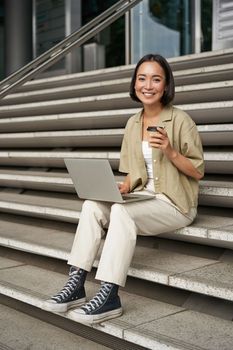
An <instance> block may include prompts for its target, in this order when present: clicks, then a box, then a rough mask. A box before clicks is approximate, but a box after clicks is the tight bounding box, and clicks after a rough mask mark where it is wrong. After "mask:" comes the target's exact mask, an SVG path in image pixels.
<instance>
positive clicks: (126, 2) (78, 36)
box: [0, 0, 142, 98]
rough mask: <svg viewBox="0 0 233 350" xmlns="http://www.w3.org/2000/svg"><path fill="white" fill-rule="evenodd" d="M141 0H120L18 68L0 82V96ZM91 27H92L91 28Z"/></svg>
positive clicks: (31, 76) (78, 44) (49, 64)
mask: <svg viewBox="0 0 233 350" xmlns="http://www.w3.org/2000/svg"><path fill="white" fill-rule="evenodd" d="M140 1H142V0H120V1H118V2H117V3H116V4H114V5H113V6H111V7H110V8H109V9H107V10H106V11H104V12H103V13H102V14H100V15H99V16H98V17H96V18H95V19H94V20H92V21H90V22H88V23H87V24H86V25H84V26H83V27H82V28H80V29H79V30H77V31H76V32H74V33H72V34H71V35H69V36H68V37H67V38H65V39H64V40H62V41H61V42H60V43H58V44H57V45H55V46H54V47H52V48H51V49H49V50H48V51H46V52H45V53H43V54H42V55H40V56H39V57H37V58H36V59H34V60H33V61H31V62H30V63H28V64H27V65H26V66H24V67H23V68H20V69H19V70H18V71H16V72H15V73H13V74H11V75H10V76H9V77H7V78H6V79H4V80H3V81H2V82H1V83H0V90H2V91H0V98H3V97H4V96H6V95H7V94H9V93H10V92H12V91H14V90H15V88H16V87H17V86H19V85H22V84H23V83H25V82H27V81H29V80H30V79H31V78H33V77H35V76H36V75H37V74H38V73H39V72H42V71H44V70H45V69H46V68H48V67H50V66H52V65H53V64H54V63H56V62H57V61H59V60H60V59H61V58H62V57H64V56H65V55H66V54H68V53H69V52H70V51H71V50H72V49H73V47H74V46H81V45H82V44H83V43H85V42H86V41H87V40H89V39H90V38H92V37H93V36H95V35H96V34H97V33H99V32H100V31H101V30H103V29H104V28H106V27H107V26H108V25H110V24H111V23H113V22H114V21H115V20H117V19H118V18H119V17H121V16H122V15H123V14H125V13H126V12H127V11H128V10H130V9H131V8H132V7H134V6H135V5H136V4H138V3H139V2H140ZM91 28H92V29H91Z"/></svg>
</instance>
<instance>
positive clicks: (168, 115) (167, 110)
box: [135, 104, 173, 123]
mask: <svg viewBox="0 0 233 350" xmlns="http://www.w3.org/2000/svg"><path fill="white" fill-rule="evenodd" d="M172 113H173V106H172V104H168V105H167V106H165V107H164V108H163V110H162V112H161V113H160V115H159V120H160V121H161V122H165V121H168V120H172ZM142 115H143V109H141V110H140V111H139V112H138V113H136V115H135V121H136V123H140V122H141V119H142Z"/></svg>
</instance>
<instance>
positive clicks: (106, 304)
mask: <svg viewBox="0 0 233 350" xmlns="http://www.w3.org/2000/svg"><path fill="white" fill-rule="evenodd" d="M117 293H118V286H117V285H116V284H112V283H106V282H105V283H103V284H102V286H101V288H100V290H99V292H98V293H97V294H96V296H95V297H94V298H93V299H91V300H90V301H89V302H88V303H86V304H85V305H83V306H82V307H81V308H79V309H75V310H72V311H71V313H70V315H72V316H73V317H74V319H75V321H78V322H81V323H85V324H94V323H100V322H103V321H106V320H109V319H110V318H114V317H118V316H121V315H122V307H121V301H120V298H119V296H118V294H117Z"/></svg>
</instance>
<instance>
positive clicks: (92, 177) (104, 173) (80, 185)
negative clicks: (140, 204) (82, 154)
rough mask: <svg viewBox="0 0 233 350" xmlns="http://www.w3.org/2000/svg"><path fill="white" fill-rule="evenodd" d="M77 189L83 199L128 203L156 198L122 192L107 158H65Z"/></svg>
mask: <svg viewBox="0 0 233 350" xmlns="http://www.w3.org/2000/svg"><path fill="white" fill-rule="evenodd" d="M64 161H65V165H66V167H67V170H68V172H69V174H70V176H71V179H72V180H73V183H74V187H75V190H76V192H77V194H78V196H79V198H82V199H92V200H98V201H105V202H114V203H126V202H127V203H128V202H135V201H141V200H145V199H151V198H154V196H153V195H139V194H132V193H129V194H124V195H122V194H121V193H120V190H119V188H118V186H117V183H116V180H115V177H114V174H113V172H112V168H111V166H110V164H109V161H108V160H105V159H64Z"/></svg>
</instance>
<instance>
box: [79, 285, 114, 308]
mask: <svg viewBox="0 0 233 350" xmlns="http://www.w3.org/2000/svg"><path fill="white" fill-rule="evenodd" d="M111 288H112V284H111V283H104V284H103V285H102V287H101V288H100V290H99V292H98V293H97V294H96V296H94V298H92V299H91V300H90V301H89V302H88V303H86V304H85V305H84V306H82V307H81V309H82V310H83V311H88V312H91V311H95V309H96V308H98V307H100V306H101V305H102V304H103V303H104V301H105V300H106V298H107V296H108V295H109V292H110V291H111Z"/></svg>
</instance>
